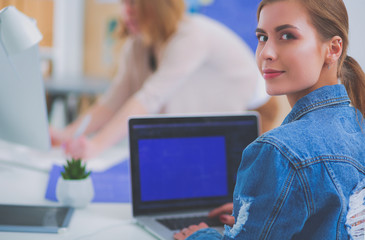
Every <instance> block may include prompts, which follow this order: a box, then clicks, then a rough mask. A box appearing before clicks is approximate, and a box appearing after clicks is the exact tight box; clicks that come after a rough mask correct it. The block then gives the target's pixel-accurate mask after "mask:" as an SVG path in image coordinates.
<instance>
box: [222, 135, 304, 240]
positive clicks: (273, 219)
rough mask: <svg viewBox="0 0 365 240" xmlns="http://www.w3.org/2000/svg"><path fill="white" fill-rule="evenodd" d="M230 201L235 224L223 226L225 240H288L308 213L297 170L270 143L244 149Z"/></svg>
mask: <svg viewBox="0 0 365 240" xmlns="http://www.w3.org/2000/svg"><path fill="white" fill-rule="evenodd" d="M293 189H295V191H293ZM233 200H234V209H233V215H234V217H235V224H234V225H233V227H232V228H230V227H227V226H226V230H225V232H224V237H225V239H291V238H292V237H293V236H294V235H295V234H296V232H298V231H300V228H301V227H302V226H303V224H304V222H305V218H306V216H307V211H306V210H307V205H306V200H305V196H304V194H303V191H302V188H301V183H300V181H299V180H298V177H297V172H296V171H295V169H294V168H293V167H292V165H291V162H290V161H289V160H288V159H287V156H286V155H285V153H284V152H283V151H282V150H281V149H280V148H278V146H277V145H275V144H274V143H270V142H263V141H262V142H257V141H256V142H254V143H253V144H251V145H249V147H248V148H246V150H245V151H244V152H243V155H242V161H241V165H240V167H239V169H238V172H237V182H236V187H235V191H234V196H233Z"/></svg>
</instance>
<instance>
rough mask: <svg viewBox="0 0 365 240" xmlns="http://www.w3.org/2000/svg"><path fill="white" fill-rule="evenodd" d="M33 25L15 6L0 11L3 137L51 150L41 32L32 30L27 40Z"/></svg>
mask: <svg viewBox="0 0 365 240" xmlns="http://www.w3.org/2000/svg"><path fill="white" fill-rule="evenodd" d="M28 21H29V22H28ZM23 23H25V24H23ZM22 24H23V25H22ZM32 25H34V27H35V22H34V21H32V20H31V19H29V18H28V17H26V16H25V15H23V14H22V13H21V12H19V11H18V10H16V9H15V8H14V7H7V8H4V9H2V10H0V139H2V140H5V141H7V142H11V143H15V144H20V145H25V146H27V147H30V148H34V149H39V150H48V149H50V146H51V144H50V136H49V130H48V119H47V108H46V100H45V89H44V83H43V79H42V74H41V66H40V55H39V47H38V42H39V41H40V39H41V35H40V34H39V32H38V33H37V32H35V34H33V33H31V35H32V34H33V35H32V36H31V37H30V38H29V39H30V41H28V40H27V39H28V35H29V34H28V33H29V31H30V26H32ZM12 31H15V33H14V32H12ZM36 31H38V29H36ZM39 36H40V37H39ZM9 37H11V38H10V39H9ZM29 43H30V44H29ZM34 43H35V44H34Z"/></svg>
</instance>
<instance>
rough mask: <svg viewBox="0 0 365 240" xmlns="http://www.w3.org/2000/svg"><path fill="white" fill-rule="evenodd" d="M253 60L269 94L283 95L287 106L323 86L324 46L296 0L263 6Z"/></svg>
mask: <svg viewBox="0 0 365 240" xmlns="http://www.w3.org/2000/svg"><path fill="white" fill-rule="evenodd" d="M256 35H257V38H258V46H257V50H256V61H257V64H258V67H259V69H260V71H261V74H262V75H263V77H264V78H265V81H266V91H267V92H268V94H270V95H281V94H286V95H287V96H288V99H289V102H290V104H294V103H295V102H296V101H297V100H298V99H299V98H301V97H303V96H304V95H306V94H308V93H309V92H311V91H313V90H315V89H317V88H319V87H321V86H323V85H325V82H326V80H325V79H324V77H323V76H322V69H323V68H324V61H325V55H326V45H325V43H324V42H323V41H321V40H320V37H319V35H318V34H317V31H316V29H315V28H314V27H313V25H312V24H311V22H310V18H309V16H308V14H307V11H306V9H305V8H304V7H303V6H302V5H300V4H299V3H297V2H296V1H279V2H275V3H270V4H267V5H265V6H264V7H263V9H262V10H261V13H260V19H259V22H258V27H257V29H256Z"/></svg>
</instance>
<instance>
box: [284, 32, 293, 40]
mask: <svg viewBox="0 0 365 240" xmlns="http://www.w3.org/2000/svg"><path fill="white" fill-rule="evenodd" d="M281 39H283V40H290V39H295V37H294V35H293V34H290V33H284V34H283V35H281Z"/></svg>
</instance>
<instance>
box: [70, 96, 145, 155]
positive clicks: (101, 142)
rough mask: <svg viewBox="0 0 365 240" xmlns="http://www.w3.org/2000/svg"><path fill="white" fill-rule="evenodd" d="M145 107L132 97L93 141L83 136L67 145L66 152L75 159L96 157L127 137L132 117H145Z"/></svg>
mask: <svg viewBox="0 0 365 240" xmlns="http://www.w3.org/2000/svg"><path fill="white" fill-rule="evenodd" d="M146 113H147V111H146V109H145V107H144V106H143V105H142V104H141V103H140V101H139V100H138V99H136V98H135V97H131V98H130V99H129V100H128V101H127V102H126V103H125V104H124V105H123V107H122V108H121V109H120V110H119V111H118V112H117V113H116V114H115V115H114V116H113V117H112V118H111V119H110V121H109V122H108V123H107V124H106V125H105V126H103V127H102V128H101V129H100V130H99V131H98V133H97V134H96V135H95V136H93V137H92V138H91V139H88V138H86V137H85V136H82V137H80V138H78V139H74V140H71V141H69V142H67V143H66V147H65V151H66V154H69V155H71V156H73V157H75V158H82V159H87V158H90V157H93V156H96V155H98V154H100V153H101V152H103V151H104V150H106V149H107V148H109V147H111V146H113V145H114V144H115V143H117V142H118V141H120V140H121V139H123V138H124V137H126V136H127V133H128V119H129V117H130V116H135V115H144V114H146Z"/></svg>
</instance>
